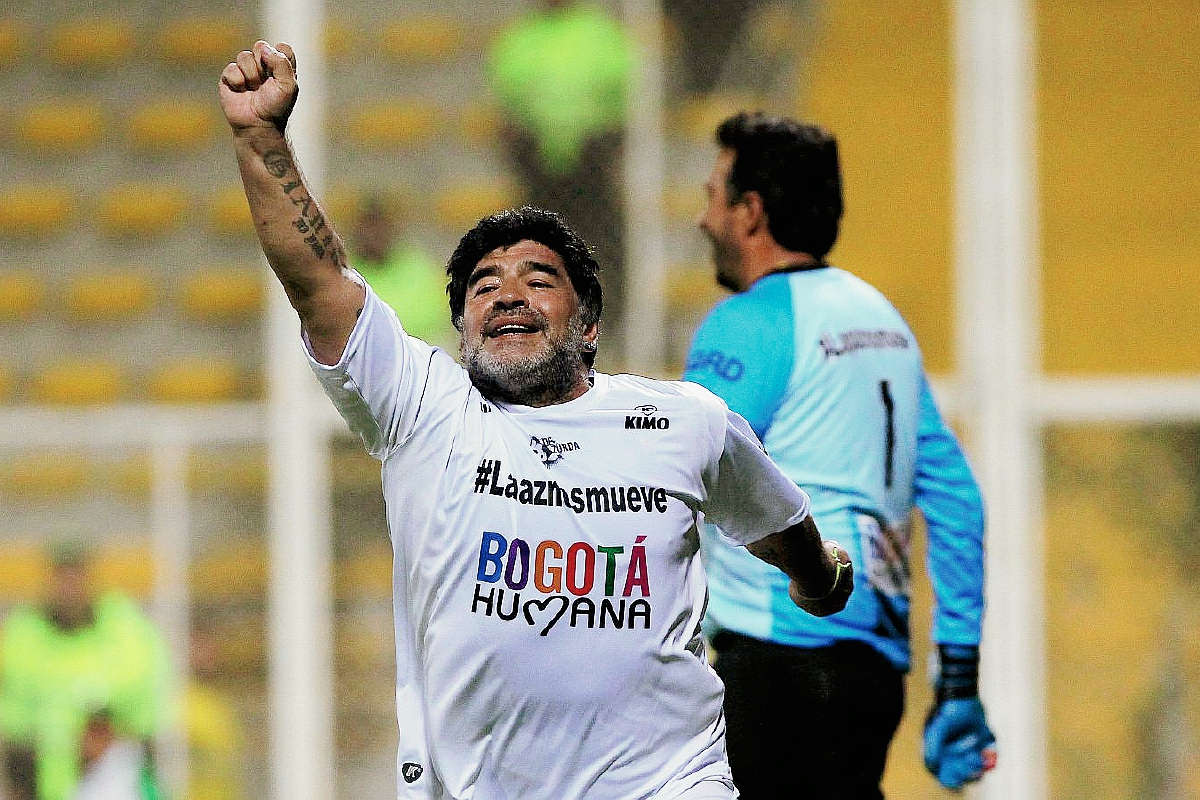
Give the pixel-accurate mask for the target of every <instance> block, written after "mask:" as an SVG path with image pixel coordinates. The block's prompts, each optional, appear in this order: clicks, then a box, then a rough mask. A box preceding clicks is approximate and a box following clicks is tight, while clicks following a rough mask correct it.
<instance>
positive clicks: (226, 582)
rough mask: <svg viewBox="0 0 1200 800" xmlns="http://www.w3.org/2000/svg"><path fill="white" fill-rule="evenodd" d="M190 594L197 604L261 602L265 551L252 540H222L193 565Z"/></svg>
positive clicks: (260, 544) (199, 557) (264, 573)
mask: <svg viewBox="0 0 1200 800" xmlns="http://www.w3.org/2000/svg"><path fill="white" fill-rule="evenodd" d="M191 583H192V594H193V597H194V599H195V600H197V601H199V602H213V601H217V600H224V601H232V600H261V599H263V597H264V595H265V594H266V591H267V551H266V547H265V546H264V545H263V544H262V543H260V542H258V541H253V540H242V539H239V540H236V541H232V542H230V541H228V540H223V541H219V542H217V543H215V544H214V545H213V546H212V552H208V553H203V554H201V555H199V556H198V557H197V558H196V559H195V560H194V561H193V562H192V575H191Z"/></svg>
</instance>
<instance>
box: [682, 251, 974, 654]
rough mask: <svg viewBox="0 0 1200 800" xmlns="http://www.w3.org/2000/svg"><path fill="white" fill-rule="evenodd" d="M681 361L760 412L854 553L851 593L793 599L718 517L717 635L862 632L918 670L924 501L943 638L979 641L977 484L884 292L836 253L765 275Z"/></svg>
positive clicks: (749, 411)
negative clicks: (840, 602)
mask: <svg viewBox="0 0 1200 800" xmlns="http://www.w3.org/2000/svg"><path fill="white" fill-rule="evenodd" d="M684 377H685V378H686V379H687V380H691V381H695V382H697V383H700V384H703V385H704V386H706V387H708V388H709V389H710V390H712V391H713V392H714V393H716V394H717V395H719V396H720V397H722V398H724V399H725V401H726V402H727V403H728V404H729V406H730V407H731V408H732V409H733V410H734V411H736V412H738V413H739V414H741V415H742V416H743V417H745V418H746V419H747V420H748V421H749V422H750V424H751V425H752V426H753V428H754V431H755V432H756V433H757V434H758V435H759V438H760V439H762V442H763V445H764V446H765V447H766V449H767V452H768V453H770V455H771V457H772V458H773V459H774V460H775V461H776V462H777V463H778V464H779V465H780V466H781V467H782V468H783V470H784V471H785V472H786V473H787V474H788V475H789V476H790V477H791V478H792V479H793V480H794V481H796V483H797V484H799V485H800V486H801V487H803V488H804V489H805V490H806V491H807V492H808V494H809V495H810V497H811V498H812V514H813V518H814V519H815V520H816V522H817V526H818V528H820V530H821V534H822V536H824V537H825V538H826V539H835V540H837V541H838V542H839V543H840V544H841V545H842V546H843V547H845V548H846V550H847V551H848V552H849V553H850V556H851V558H852V559H853V560H854V565H855V589H854V593H853V595H852V596H851V598H850V602H849V604H848V605H847V606H846V609H845V610H844V611H842V612H840V613H838V614H834V615H833V616H830V617H825V618H817V617H814V616H811V615H809V614H807V613H805V612H804V611H801V610H800V609H799V608H797V607H796V606H795V605H794V604H793V603H792V602H791V600H789V599H788V593H787V587H788V580H787V578H786V576H784V574H783V573H782V572H780V571H779V570H777V569H775V568H774V567H772V566H770V565H768V564H766V563H764V562H762V561H760V560H759V559H757V558H755V557H754V556H752V555H750V553H748V552H746V550H745V548H742V547H738V546H735V545H734V544H731V543H730V542H728V541H727V540H725V539H724V537H722V536H721V535H720V533H719V531H717V530H716V529H715V528H713V527H712V526H708V527H707V529H706V530H705V531H704V532H703V535H702V542H701V544H702V552H703V554H704V559H705V567H706V569H707V572H708V580H709V591H710V595H711V598H710V601H709V605H708V612H707V615H706V617H705V626H706V631H707V632H708V633H709V635H710V636H711V635H715V634H716V633H717V632H718V631H720V630H729V631H734V632H737V633H741V634H744V635H746V636H753V637H755V638H758V639H763V640H766V641H771V642H778V643H781V644H788V645H794V646H800V647H822V646H826V645H829V644H832V643H834V642H836V641H839V640H844V639H855V640H860V641H864V642H867V643H869V644H871V645H873V646H874V647H876V648H877V649H878V650H880V651H881V652H882V653H883V654H884V655H885V656H887V658H888V659H889V660H890V661H891V662H892V663H893V664H894V665H895V666H896V667H897V668H898V669H901V670H907V669H908V668H909V660H910V658H909V625H908V611H909V587H910V563H909V555H910V535H909V530H910V526H909V521H910V516H911V513H910V512H911V511H912V509H913V507H914V506H916V507H917V508H919V509H920V510H921V513H922V515H923V517H924V519H925V523H926V529H927V532H928V539H927V545H928V547H927V552H928V554H929V555H928V559H927V562H928V563H927V567H928V571H929V574H930V578H931V580H932V584H933V590H934V595H935V608H934V615H933V639H934V641H935V642H937V643H940V644H968V645H978V644H979V638H980V626H981V622H982V616H983V528H984V522H983V502H982V498H981V496H980V493H979V487H978V485H977V484H976V482H975V479H974V477H973V475H972V474H971V469H970V467H969V465H968V464H967V461H966V458H965V457H964V456H963V453H962V449H961V448H960V447H959V444H958V441H957V439H956V438H955V436H954V434H953V433H952V432H951V431H950V430H949V429H948V428H947V427H946V424H945V422H944V421H943V420H942V417H941V414H940V413H939V411H938V408H937V405H936V403H935V402H934V398H933V395H932V394H931V392H930V389H929V384H928V382H927V380H926V377H925V374H924V369H923V366H922V361H921V352H920V348H919V347H918V346H917V341H916V338H915V337H914V336H913V334H912V331H911V330H909V328H908V325H907V324H906V323H905V321H904V319H903V318H902V317H901V316H900V313H899V312H898V311H897V310H896V309H895V308H894V307H893V306H892V304H891V303H890V302H888V300H887V299H886V298H885V297H884V296H883V295H882V294H880V293H879V292H878V291H877V290H876V289H875V288H873V287H872V286H870V285H869V284H867V283H866V282H865V281H862V280H860V279H859V278H857V277H855V276H853V275H851V274H850V273H848V272H845V271H843V270H840V269H837V268H834V267H820V268H816V269H807V270H798V271H789V272H779V273H772V274H770V275H767V276H765V277H764V278H762V279H761V280H759V281H758V282H756V283H755V284H754V285H753V286H752V287H750V289H749V290H747V291H746V292H743V293H740V294H736V295H733V296H731V297H729V298H727V299H726V300H725V301H723V302H722V303H720V304H719V305H717V306H716V307H715V308H714V309H713V310H712V311H711V312H710V313H709V315H708V317H707V318H706V319H705V321H704V322H703V324H702V325H701V326H700V328H699V330H697V332H696V335H695V337H694V339H693V341H692V347H691V351H690V353H689V355H688V361H687V370H686V374H685V375H684Z"/></svg>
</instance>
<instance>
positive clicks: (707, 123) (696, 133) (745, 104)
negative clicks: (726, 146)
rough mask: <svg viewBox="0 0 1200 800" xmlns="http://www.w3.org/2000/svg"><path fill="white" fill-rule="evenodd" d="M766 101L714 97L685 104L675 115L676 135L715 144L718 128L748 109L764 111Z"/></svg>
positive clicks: (733, 96) (739, 96)
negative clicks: (732, 116)
mask: <svg viewBox="0 0 1200 800" xmlns="http://www.w3.org/2000/svg"><path fill="white" fill-rule="evenodd" d="M764 105H765V103H764V101H763V99H762V98H760V97H755V96H753V95H747V94H737V93H731V94H714V95H705V96H703V97H697V98H693V99H691V100H688V101H686V102H684V103H683V104H682V105H681V106H680V107H679V108H677V109H676V110H675V112H674V114H673V115H672V116H673V120H672V122H673V125H674V127H675V129H676V130H675V131H674V133H676V134H678V135H681V136H683V137H685V138H688V139H691V140H693V141H701V142H711V141H712V138H713V133H714V132H715V131H716V129H717V126H718V125H720V124H721V122H722V121H723V120H724V119H725V118H726V117H729V116H731V115H733V114H736V113H737V112H739V111H744V110H745V109H753V108H762V107H764Z"/></svg>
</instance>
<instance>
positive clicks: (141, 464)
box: [102, 452, 154, 498]
mask: <svg viewBox="0 0 1200 800" xmlns="http://www.w3.org/2000/svg"><path fill="white" fill-rule="evenodd" d="M102 477H103V478H104V482H105V485H106V486H107V487H108V488H111V489H114V490H116V491H118V492H120V493H122V494H125V495H128V496H130V497H137V498H146V497H149V496H150V490H151V488H152V487H153V484H154V466H153V465H152V464H151V462H150V456H149V454H148V453H145V452H138V453H135V454H133V455H130V456H127V457H126V458H124V459H123V460H120V461H116V462H114V463H113V464H111V465H110V466H109V468H108V469H106V470H104V472H103V474H102Z"/></svg>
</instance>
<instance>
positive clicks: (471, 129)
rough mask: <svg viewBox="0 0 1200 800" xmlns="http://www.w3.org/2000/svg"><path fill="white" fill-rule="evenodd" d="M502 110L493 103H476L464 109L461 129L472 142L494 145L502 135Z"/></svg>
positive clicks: (461, 117) (460, 117) (468, 140)
mask: <svg viewBox="0 0 1200 800" xmlns="http://www.w3.org/2000/svg"><path fill="white" fill-rule="evenodd" d="M501 119H502V117H501V114H500V110H499V109H498V108H496V106H494V105H492V104H491V103H474V104H472V105H468V106H467V107H466V108H464V109H463V111H462V114H461V115H460V116H459V121H458V122H459V129H460V130H461V131H462V136H463V139H465V140H466V141H467V142H470V143H471V144H475V145H480V146H494V145H495V144H496V142H497V141H498V140H499V137H500V125H501Z"/></svg>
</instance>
